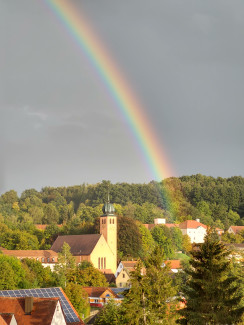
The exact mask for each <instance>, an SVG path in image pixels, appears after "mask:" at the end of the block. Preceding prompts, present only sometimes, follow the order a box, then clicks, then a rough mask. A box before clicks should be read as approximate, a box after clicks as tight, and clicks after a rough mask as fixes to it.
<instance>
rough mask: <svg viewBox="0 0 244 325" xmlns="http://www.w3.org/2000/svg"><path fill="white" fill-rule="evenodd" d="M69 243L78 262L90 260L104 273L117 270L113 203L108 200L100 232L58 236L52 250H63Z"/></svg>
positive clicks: (115, 218) (115, 226)
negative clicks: (64, 245) (65, 244)
mask: <svg viewBox="0 0 244 325" xmlns="http://www.w3.org/2000/svg"><path fill="white" fill-rule="evenodd" d="M64 243H67V244H68V245H69V246H70V252H71V253H72V255H73V256H74V257H75V258H76V262H77V263H81V262H83V261H88V262H91V263H92V264H93V266H94V267H95V268H97V269H99V270H101V271H102V272H104V273H113V274H115V273H116V270H117V217H116V215H115V209H114V206H113V204H111V203H110V202H109V200H108V202H106V203H105V204H104V206H103V215H102V216H101V217H100V234H92V235H67V236H58V238H57V239H56V240H55V242H54V243H53V245H52V247H51V250H53V251H54V252H57V253H58V252H61V249H62V246H63V244H64Z"/></svg>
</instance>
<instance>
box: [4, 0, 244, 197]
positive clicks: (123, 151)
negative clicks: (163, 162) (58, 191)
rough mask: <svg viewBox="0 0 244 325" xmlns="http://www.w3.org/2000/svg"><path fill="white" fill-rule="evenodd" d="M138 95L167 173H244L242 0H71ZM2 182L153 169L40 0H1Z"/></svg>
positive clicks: (69, 180) (134, 178)
mask: <svg viewBox="0 0 244 325" xmlns="http://www.w3.org/2000/svg"><path fill="white" fill-rule="evenodd" d="M69 1H70V2H71V3H73V4H74V6H75V7H76V8H77V11H79V10H80V11H81V12H82V14H83V15H84V16H85V17H86V19H87V20H88V22H89V23H90V25H91V26H92V27H93V30H94V31H95V33H96V35H97V37H98V38H99V39H100V41H101V42H102V43H103V44H104V46H105V47H106V48H107V50H108V52H109V53H110V55H111V56H112V57H113V59H114V61H115V62H116V63H117V66H118V67H119V69H120V71H121V72H122V73H123V75H124V76H125V77H126V79H127V80H128V83H129V84H130V86H131V89H132V91H133V92H134V93H135V94H136V96H137V97H138V98H139V99H140V101H141V103H142V104H143V108H144V109H145V113H146V115H147V116H148V120H149V122H150V124H151V125H152V126H153V128H154V130H155V133H156V135H157V137H158V141H159V143H161V145H163V144H164V148H165V150H166V152H167V157H166V158H167V161H169V162H170V165H171V168H172V170H173V173H174V174H173V175H172V176H182V175H192V174H196V173H201V174H204V175H211V176H214V177H217V176H221V177H230V176H235V175H241V176H244V163H243V161H244V128H243V125H244V41H243V39H244V2H243V0H239V1H236V0H228V1H226V0H218V1H214V0H201V1H198V0H191V1H190V0H184V1H183V0H178V1H176V0H167V1H165V0H120V1H118V0H69ZM0 41H1V43H0V44H1V50H0V68H1V73H0V149H1V159H0V194H1V193H4V192H5V191H8V190H10V189H14V190H16V191H18V193H19V194H20V193H21V192H22V191H23V190H25V189H28V188H35V189H37V190H40V189H41V188H42V187H44V186H72V185H77V184H82V183H84V182H85V183H91V184H93V183H97V182H101V181H102V180H103V179H105V180H111V181H112V183H116V182H130V183H132V182H133V183H144V182H149V181H150V180H152V175H150V173H149V172H148V169H147V168H146V167H145V162H144V161H143V158H142V156H141V155H140V153H139V152H138V148H137V145H136V143H135V141H134V140H133V139H132V134H131V132H130V130H129V129H128V126H126V124H125V123H124V122H123V121H121V116H120V114H119V111H118V108H117V107H116V105H115V104H114V103H113V102H112V101H111V99H110V98H109V96H108V93H107V92H106V91H105V88H104V85H103V84H102V82H101V80H99V78H98V76H97V74H96V72H95V71H94V70H93V69H92V67H91V65H90V63H89V62H88V61H87V59H86V57H85V56H84V54H83V53H82V52H81V51H80V49H79V48H78V47H77V44H75V42H74V41H72V39H71V38H70V36H69V35H68V33H67V32H65V30H64V28H63V27H62V26H61V24H60V23H59V22H58V20H57V18H56V17H55V16H54V15H53V14H52V13H51V12H50V11H49V10H48V8H47V6H46V5H44V2H43V1H42V0H34V1H33V0H21V1H19V0H0Z"/></svg>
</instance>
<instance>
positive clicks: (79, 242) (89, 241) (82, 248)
mask: <svg viewBox="0 0 244 325" xmlns="http://www.w3.org/2000/svg"><path fill="white" fill-rule="evenodd" d="M101 236H102V235H101V234H93V235H68V236H58V238H57V239H56V240H55V242H54V243H53V245H52V247H51V249H52V250H53V251H55V252H61V249H62V246H63V244H64V243H67V244H68V245H69V246H70V252H71V253H72V254H73V255H90V254H91V252H92V251H93V249H94V247H95V246H96V244H97V242H98V240H99V239H100V238H101Z"/></svg>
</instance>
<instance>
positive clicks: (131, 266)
mask: <svg viewBox="0 0 244 325" xmlns="http://www.w3.org/2000/svg"><path fill="white" fill-rule="evenodd" d="M136 264H137V261H121V262H120V263H119V265H118V268H117V270H116V281H115V283H116V286H117V287H118V288H128V287H130V286H131V283H130V272H131V271H135V266H136ZM145 273H146V269H145V268H144V267H143V268H142V269H141V274H142V275H144V274H145Z"/></svg>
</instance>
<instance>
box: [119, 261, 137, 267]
mask: <svg viewBox="0 0 244 325" xmlns="http://www.w3.org/2000/svg"><path fill="white" fill-rule="evenodd" d="M121 263H122V264H123V266H124V267H125V268H127V269H130V268H133V269H134V268H135V266H136V263H137V261H121Z"/></svg>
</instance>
